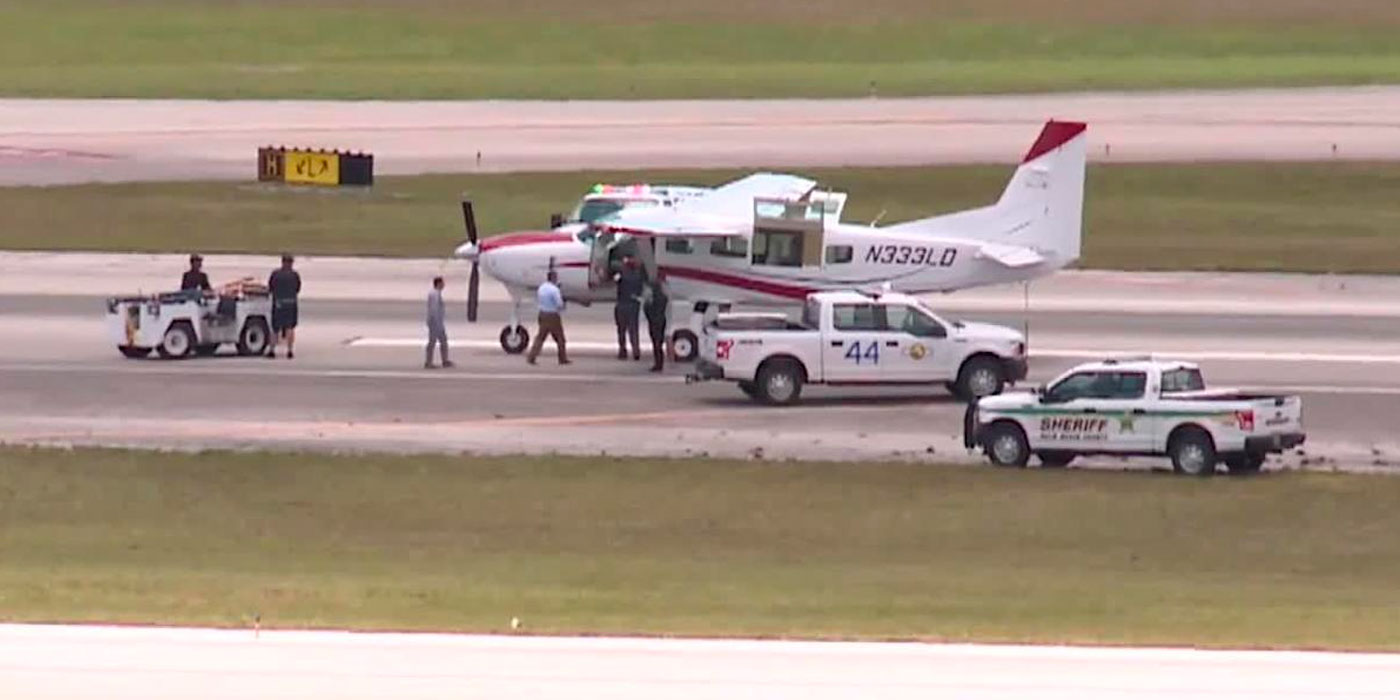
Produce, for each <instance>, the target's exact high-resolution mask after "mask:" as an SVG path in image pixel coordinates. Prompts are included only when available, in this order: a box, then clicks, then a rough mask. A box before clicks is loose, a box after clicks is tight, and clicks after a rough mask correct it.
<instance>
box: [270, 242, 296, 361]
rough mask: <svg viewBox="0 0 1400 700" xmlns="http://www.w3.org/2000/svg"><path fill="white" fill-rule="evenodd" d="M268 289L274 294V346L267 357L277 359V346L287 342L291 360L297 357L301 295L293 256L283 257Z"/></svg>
mask: <svg viewBox="0 0 1400 700" xmlns="http://www.w3.org/2000/svg"><path fill="white" fill-rule="evenodd" d="M267 289H268V291H269V292H271V294H272V344H271V346H269V347H268V350H267V356H268V358H269V359H271V358H275V357H277V344H278V342H280V341H283V340H285V341H287V359H288V360H290V359H292V357H294V356H295V354H294V350H293V346H294V345H295V344H296V340H297V295H298V294H300V293H301V275H298V274H297V271H296V270H293V269H292V256H290V255H283V256H282V267H280V268H277V269H276V270H273V271H272V276H270V277H268V278H267Z"/></svg>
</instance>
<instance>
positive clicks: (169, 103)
mask: <svg viewBox="0 0 1400 700" xmlns="http://www.w3.org/2000/svg"><path fill="white" fill-rule="evenodd" d="M1050 118H1059V119H1073V120H1079V121H1086V122H1088V123H1089V144H1090V148H1089V152H1090V158H1091V159H1092V160H1095V161H1108V162H1149V161H1220V160H1325V159H1332V158H1341V159H1387V158H1393V157H1394V154H1395V153H1396V152H1400V88H1397V87H1390V86H1377V87H1354V88H1301V89H1273V90H1231V91H1180V92H1128V93H1081V94H1045V95H1015V96H980V97H933V98H900V99H884V98H878V99H877V98H867V99H847V100H708V101H679V100H678V101H656V102H613V101H581V102H529V101H479V102H451V101H438V102H373V101H370V102H336V101H212V100H211V101H200V100H0V185H14V184H26V185H38V184H59V183H76V182H99V181H106V182H113V181H138V180H188V179H252V178H253V177H254V176H255V175H256V172H257V169H256V168H257V159H256V155H257V149H258V148H259V147H261V146H277V145H286V146H289V147H303V148H325V149H341V150H351V151H357V152H358V151H363V152H370V153H373V154H374V156H375V172H376V173H378V174H381V175H402V174H416V173H427V172H504V171H518V170H576V169H627V168H646V167H650V168H682V167H711V168H719V167H726V168H729V167H745V168H759V167H816V166H846V165H868V166H874V165H923V164H938V163H971V162H994V163H1012V162H1016V161H1017V160H1018V159H1019V158H1020V157H1021V155H1022V154H1023V153H1025V151H1026V149H1027V147H1029V145H1030V144H1031V142H1032V141H1033V140H1034V139H1035V135H1036V133H1037V131H1038V130H1039V128H1040V125H1041V124H1042V123H1043V122H1044V121H1046V120H1047V119H1050Z"/></svg>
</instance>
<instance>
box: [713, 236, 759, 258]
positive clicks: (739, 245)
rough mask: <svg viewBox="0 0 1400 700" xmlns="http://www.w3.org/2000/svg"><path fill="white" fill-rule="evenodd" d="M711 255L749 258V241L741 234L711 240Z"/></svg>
mask: <svg viewBox="0 0 1400 700" xmlns="http://www.w3.org/2000/svg"><path fill="white" fill-rule="evenodd" d="M710 255H713V256H715V257H720V258H747V257H748V256H749V242H748V240H746V239H744V238H740V237H739V236H725V237H724V238H716V239H715V240H713V241H711V242H710Z"/></svg>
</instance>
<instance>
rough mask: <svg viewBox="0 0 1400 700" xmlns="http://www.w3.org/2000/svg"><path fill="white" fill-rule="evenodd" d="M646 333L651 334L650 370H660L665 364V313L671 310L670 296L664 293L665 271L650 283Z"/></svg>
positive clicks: (658, 273)
mask: <svg viewBox="0 0 1400 700" xmlns="http://www.w3.org/2000/svg"><path fill="white" fill-rule="evenodd" d="M645 311H646V315H647V333H648V334H650V335H651V360H652V363H651V371H653V372H660V371H661V370H662V369H664V368H665V366H666V314H667V313H669V312H670V311H671V297H670V295H668V294H667V293H666V273H665V272H661V271H660V270H658V271H657V273H656V280H655V281H654V282H652V283H651V298H649V299H647V304H646V307H645Z"/></svg>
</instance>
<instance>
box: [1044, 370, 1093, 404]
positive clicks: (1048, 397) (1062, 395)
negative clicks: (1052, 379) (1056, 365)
mask: <svg viewBox="0 0 1400 700" xmlns="http://www.w3.org/2000/svg"><path fill="white" fill-rule="evenodd" d="M1098 378H1099V373H1098V372H1080V373H1078V374H1071V375H1069V376H1068V377H1065V378H1064V379H1061V380H1060V382H1059V383H1058V384H1056V385H1055V386H1052V387H1050V389H1049V390H1048V391H1046V392H1045V401H1046V403H1064V402H1065V401H1073V400H1075V399H1082V398H1085V397H1087V396H1089V395H1090V392H1091V391H1092V390H1093V386H1094V382H1095V381H1097V380H1098Z"/></svg>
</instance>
